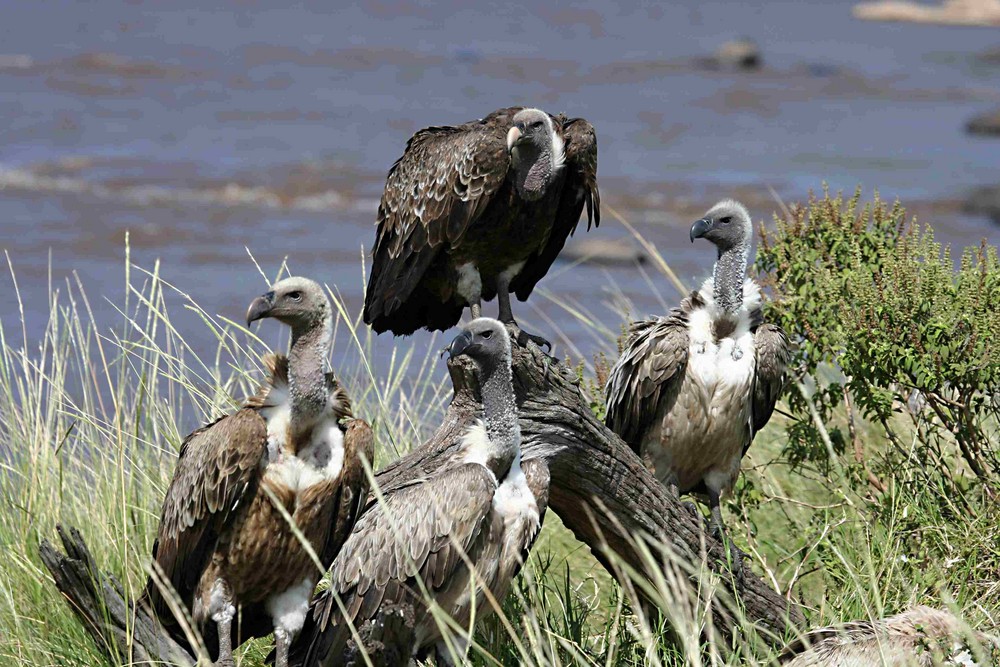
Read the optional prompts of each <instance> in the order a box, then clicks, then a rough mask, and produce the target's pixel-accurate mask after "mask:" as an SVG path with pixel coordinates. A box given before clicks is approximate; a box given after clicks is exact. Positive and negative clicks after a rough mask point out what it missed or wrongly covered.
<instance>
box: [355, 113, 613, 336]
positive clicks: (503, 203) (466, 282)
mask: <svg viewBox="0 0 1000 667" xmlns="http://www.w3.org/2000/svg"><path fill="white" fill-rule="evenodd" d="M600 201H601V198H600V193H599V191H598V189H597V135H596V134H595V132H594V128H593V127H592V126H591V125H590V123H588V122H587V121H586V120H583V119H582V118H567V117H566V116H563V115H558V116H550V115H549V114H547V113H545V112H544V111H541V110H539V109H532V108H523V107H510V108H507V109H500V110H497V111H494V112H493V113H491V114H489V115H488V116H486V117H485V118H483V119H482V120H477V121H472V122H469V123H464V124H462V125H456V126H448V127H429V128H426V129H423V130H420V131H419V132H417V133H416V134H414V135H413V137H411V138H410V140H409V141H408V142H407V144H406V149H405V151H404V152H403V155H402V157H400V158H399V159H398V160H397V161H396V163H395V164H394V165H393V166H392V168H391V169H390V170H389V175H388V178H387V179H386V184H385V190H384V192H383V194H382V200H381V202H380V203H379V207H378V216H377V219H376V223H377V226H378V229H377V232H376V238H375V246H374V249H373V259H372V270H371V276H370V278H369V282H368V292H367V294H366V296H365V309H364V320H365V322H366V323H368V324H370V325H371V326H372V328H374V329H375V331H376V332H379V333H381V332H383V331H392V332H393V333H394V334H396V335H405V334H410V333H413V332H414V331H416V330H417V329H420V328H427V329H430V330H444V329H448V328H450V327H452V326H454V325H455V324H457V323H458V321H459V319H460V318H461V316H462V311H463V309H464V308H466V307H469V308H471V311H472V317H473V318H477V317H479V316H480V315H481V314H482V309H481V305H482V302H483V301H489V300H491V299H493V298H494V297H496V298H497V300H498V301H499V319H500V321H501V322H504V323H515V322H514V315H513V313H512V312H511V306H510V293H511V292H513V293H514V294H516V295H517V298H518V299H520V300H521V301H525V300H526V299H527V298H528V296H529V295H530V294H531V291H532V290H533V289H534V287H535V284H536V283H537V282H538V281H539V280H540V279H541V278H542V276H544V275H545V274H546V272H548V270H549V267H550V266H551V265H552V262H553V261H554V260H555V258H556V256H557V255H558V254H559V252H560V251H561V250H562V248H563V245H564V244H565V243H566V239H567V238H568V237H569V236H570V235H571V234H572V233H573V232H574V230H575V229H576V226H577V223H578V222H579V220H580V216H581V214H582V213H583V210H584V208H586V210H587V227H588V229H589V228H590V225H591V223H593V224H594V225H597V224H599V223H600V219H601V212H600ZM519 338H521V340H522V341H523V340H524V339H525V338H527V339H531V340H534V341H535V342H537V343H542V344H547V341H545V340H544V339H542V338H540V337H538V336H530V335H527V334H523V333H521V334H519Z"/></svg>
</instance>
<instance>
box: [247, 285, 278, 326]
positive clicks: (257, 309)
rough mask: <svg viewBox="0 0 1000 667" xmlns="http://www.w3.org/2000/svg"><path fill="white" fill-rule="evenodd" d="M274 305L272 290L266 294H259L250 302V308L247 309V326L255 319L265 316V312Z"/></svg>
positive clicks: (269, 310)
mask: <svg viewBox="0 0 1000 667" xmlns="http://www.w3.org/2000/svg"><path fill="white" fill-rule="evenodd" d="M273 307H274V292H268V293H267V294H261V295H260V296H259V297H257V298H256V299H254V300H253V303H251V304H250V308H249V309H248V310H247V328H249V327H250V325H251V324H253V323H254V322H256V321H257V320H259V319H261V318H264V317H267V314H268V313H269V312H271V308H273Z"/></svg>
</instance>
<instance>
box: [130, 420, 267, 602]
mask: <svg viewBox="0 0 1000 667" xmlns="http://www.w3.org/2000/svg"><path fill="white" fill-rule="evenodd" d="M266 451H267V425H266V423H265V422H264V419H263V418H262V417H261V416H260V415H259V414H258V413H257V411H256V410H254V409H252V408H243V409H242V410H240V411H238V412H236V413H234V414H231V415H228V416H226V417H223V418H221V419H219V420H217V421H215V422H213V423H211V424H209V425H208V426H205V427H202V428H200V429H198V430H197V431H195V432H194V433H192V434H191V435H189V436H188V437H187V438H186V439H185V440H184V443H183V444H182V445H181V453H180V458H179V460H178V462H177V469H176V471H175V472H174V478H173V480H172V481H171V482H170V487H169V489H168V490H167V496H166V499H165V500H164V501H163V514H162V517H161V519H160V528H159V533H158V534H157V538H156V541H155V542H154V543H153V560H155V561H156V563H157V565H159V567H160V568H161V569H162V570H163V572H164V573H165V575H166V577H167V578H168V579H169V581H170V584H171V585H172V586H173V587H174V589H175V590H176V591H177V593H178V594H179V595H180V597H181V599H182V600H183V602H184V604H185V605H187V606H188V608H190V606H191V601H192V596H193V595H194V591H195V587H196V586H197V585H198V580H199V578H200V577H201V574H202V571H203V570H204V568H205V565H206V560H207V559H208V558H209V557H210V556H211V554H212V551H213V550H214V548H215V545H216V541H217V540H218V538H219V536H220V534H221V533H223V531H224V530H225V528H226V526H227V524H228V523H229V521H230V519H231V518H232V516H233V514H234V512H235V511H236V509H237V507H238V506H239V504H240V502H241V501H242V500H244V499H245V498H252V497H253V496H254V495H255V493H256V490H257V484H258V482H259V480H260V463H261V459H262V458H263V457H264V456H265V455H266ZM145 595H146V597H147V598H148V599H149V600H150V601H151V602H152V604H153V606H154V609H155V610H156V613H157V615H158V616H159V617H160V618H161V619H169V618H171V612H170V610H169V609H168V608H167V606H166V603H165V601H164V600H163V598H162V596H161V595H160V592H159V589H158V588H157V586H156V584H155V583H153V582H152V581H150V582H149V583H148V584H147V585H146V592H145Z"/></svg>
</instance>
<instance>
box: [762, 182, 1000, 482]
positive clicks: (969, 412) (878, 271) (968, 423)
mask: <svg viewBox="0 0 1000 667" xmlns="http://www.w3.org/2000/svg"><path fill="white" fill-rule="evenodd" d="M776 223H777V229H776V230H775V231H774V232H768V231H767V230H765V229H763V228H762V229H761V243H760V248H759V250H758V254H757V262H756V268H757V271H758V273H759V274H760V278H761V281H762V282H763V283H764V284H765V286H766V287H768V288H770V290H771V292H772V300H771V302H770V304H769V312H768V315H767V317H768V319H769V320H771V321H775V322H777V323H779V324H781V326H783V327H784V328H785V331H786V332H788V334H789V335H790V336H791V337H792V339H793V340H794V341H795V342H796V344H797V349H796V352H795V357H794V359H795V364H796V380H797V385H798V388H797V389H794V390H793V391H792V392H791V393H790V396H789V405H790V409H791V411H792V413H793V415H794V416H795V417H796V420H795V421H794V423H793V424H792V425H791V426H790V427H789V431H788V435H789V442H788V447H787V452H788V454H789V456H790V458H791V459H792V460H793V462H801V461H805V460H814V461H815V460H820V461H822V460H826V459H832V458H833V457H830V456H829V455H830V454H831V453H836V454H840V453H842V452H843V451H844V450H845V449H846V444H847V442H848V440H850V442H852V443H853V444H854V450H855V460H856V462H857V463H859V464H863V463H864V457H863V453H862V450H863V446H862V444H861V442H860V439H859V437H858V434H857V424H856V420H855V416H854V410H855V406H856V408H857V409H858V410H859V411H860V413H861V415H862V416H863V417H865V418H866V419H867V420H869V421H870V422H871V423H873V424H875V425H877V426H878V427H880V429H881V431H882V434H884V436H885V439H886V440H887V441H888V442H889V443H890V444H891V446H892V448H893V450H894V455H893V456H891V457H889V458H890V459H892V460H897V459H899V458H900V457H902V458H905V459H908V460H910V461H912V462H917V463H920V464H921V465H922V467H924V468H926V469H927V471H928V473H929V474H931V473H932V474H935V475H941V476H943V477H944V478H945V479H947V480H949V483H950V484H951V485H952V486H953V487H954V488H957V489H963V490H964V489H966V488H968V487H969V486H970V481H971V480H970V479H968V478H967V476H966V475H964V474H963V471H962V470H961V469H960V468H959V467H958V466H957V465H956V463H957V460H958V459H961V460H964V462H965V463H966V465H967V467H968V470H969V471H971V472H972V473H973V474H974V476H975V478H977V479H978V481H979V482H980V483H981V484H982V486H983V488H984V489H986V492H987V493H988V494H992V493H993V492H992V486H991V485H992V484H995V483H996V480H997V478H998V477H1000V459H998V456H997V451H996V449H997V448H996V441H997V422H998V407H1000V406H998V400H997V396H1000V363H998V359H1000V263H998V260H997V252H996V249H995V248H993V247H989V246H987V245H986V244H985V242H984V243H983V244H982V245H981V246H979V247H978V248H969V249H967V250H966V251H965V252H964V253H963V255H962V259H961V262H960V264H959V267H958V270H957V271H956V270H955V267H954V265H953V262H952V259H951V254H950V251H949V249H948V248H944V249H942V247H941V246H940V245H939V244H938V243H936V242H935V241H934V236H933V233H932V231H931V230H930V228H926V229H921V228H920V227H918V225H917V224H916V223H915V222H914V221H912V220H908V219H907V217H906V212H905V211H904V209H903V208H902V206H900V205H899V203H898V202H897V203H895V204H894V205H892V206H891V207H890V206H887V205H886V204H885V203H884V202H883V201H881V200H880V199H879V198H878V195H877V194H876V196H875V198H874V201H872V202H870V203H866V204H864V205H861V204H860V193H859V192H856V193H855V195H854V196H853V197H852V198H850V199H849V200H847V201H844V199H843V197H841V196H840V195H838V196H836V197H831V196H830V194H829V193H828V192H824V196H823V197H822V198H821V199H819V198H816V197H811V198H810V200H809V202H808V205H806V206H796V207H793V208H792V209H791V210H790V211H789V213H788V215H787V217H786V218H784V219H782V218H778V219H776ZM842 406H843V407H844V408H845V409H846V420H837V419H835V412H837V411H838V410H839V409H840V408H841V407H842ZM904 414H905V415H907V416H908V417H909V419H908V420H906V419H905V418H904V419H900V417H901V415H904ZM845 428H846V431H847V434H846V435H845V433H844V431H845ZM901 429H907V431H906V432H905V433H903V432H901ZM911 441H912V442H914V443H915V445H913V446H912V447H911V446H910V445H909V444H908V443H910V442H911ZM830 450H833V451H832V452H831V451H830ZM886 462H888V461H886ZM869 473H870V471H869ZM869 480H870V481H873V482H875V483H877V480H876V479H874V478H873V477H872V476H871V475H870V474H869Z"/></svg>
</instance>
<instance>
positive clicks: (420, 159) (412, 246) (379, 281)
mask: <svg viewBox="0 0 1000 667" xmlns="http://www.w3.org/2000/svg"><path fill="white" fill-rule="evenodd" d="M516 111H517V109H501V110H499V111H495V112H493V113H492V114H490V115H489V116H487V117H486V118H484V119H482V120H481V121H477V122H474V123H466V124H464V125H459V126H450V127H429V128H426V129H423V130H420V131H419V132H417V133H416V134H414V135H413V137H412V138H411V139H410V140H409V142H407V144H406V149H405V151H404V152H403V155H402V157H400V158H399V160H397V161H396V163H395V164H394V165H393V166H392V168H391V169H390V170H389V176H388V178H387V179H386V184H385V190H384V191H383V193H382V200H381V201H380V202H379V208H378V214H377V218H376V224H377V226H378V229H377V232H376V238H375V247H374V249H373V253H372V254H373V259H372V272H371V277H370V279H369V282H368V291H367V294H366V296H365V309H364V319H365V322H366V323H368V324H371V325H373V327H374V328H375V330H376V331H379V332H381V331H384V330H385V329H386V328H387V326H386V324H385V323H384V322H383V321H382V320H383V319H384V318H386V317H388V316H390V315H392V314H393V313H394V312H395V311H396V310H397V309H399V308H400V307H401V306H402V305H403V304H404V302H405V301H406V300H407V298H408V297H409V296H410V294H411V293H412V292H413V290H414V289H415V288H416V286H417V285H418V284H419V282H420V280H421V278H423V276H424V273H425V272H426V271H427V269H428V267H429V266H430V265H431V263H432V262H433V261H434V258H435V257H436V256H437V254H438V253H439V252H440V251H441V250H442V249H444V248H446V247H455V246H456V245H458V244H459V243H461V240H462V237H463V236H464V235H465V233H466V231H467V230H468V229H469V227H470V226H471V225H472V224H473V223H474V222H475V220H476V219H477V218H478V217H479V215H480V214H481V213H482V211H483V210H484V209H485V208H486V206H487V205H488V204H489V202H490V199H491V197H492V196H493V195H494V194H495V193H496V191H497V190H498V189H499V188H500V186H501V185H502V184H503V182H504V180H505V179H506V176H507V170H508V168H509V166H510V157H509V155H508V153H507V143H506V130H507V125H508V124H509V123H504V122H502V119H503V118H505V117H507V116H511V115H513V113H516ZM421 325H422V323H418V324H417V325H416V326H415V327H414V328H416V327H417V326H421ZM394 330H395V328H394ZM397 333H399V332H398V331H397Z"/></svg>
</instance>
